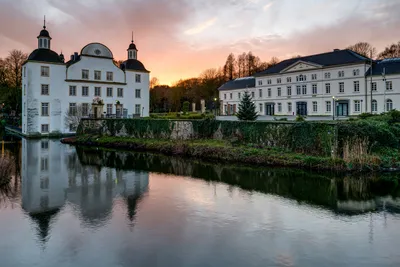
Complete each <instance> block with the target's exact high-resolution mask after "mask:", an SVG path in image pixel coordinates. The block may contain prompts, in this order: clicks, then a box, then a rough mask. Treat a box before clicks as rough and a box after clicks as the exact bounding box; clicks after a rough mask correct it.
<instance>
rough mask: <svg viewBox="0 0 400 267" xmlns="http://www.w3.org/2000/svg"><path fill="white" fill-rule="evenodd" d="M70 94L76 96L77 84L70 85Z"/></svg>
mask: <svg viewBox="0 0 400 267" xmlns="http://www.w3.org/2000/svg"><path fill="white" fill-rule="evenodd" d="M69 95H70V96H76V86H70V87H69Z"/></svg>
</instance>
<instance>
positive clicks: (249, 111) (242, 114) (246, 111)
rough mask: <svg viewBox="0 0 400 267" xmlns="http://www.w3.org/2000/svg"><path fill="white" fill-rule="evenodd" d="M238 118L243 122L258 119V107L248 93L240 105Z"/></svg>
mask: <svg viewBox="0 0 400 267" xmlns="http://www.w3.org/2000/svg"><path fill="white" fill-rule="evenodd" d="M236 116H237V117H238V119H239V120H241V121H255V120H256V119H257V117H258V115H257V112H256V105H254V103H253V101H252V98H251V96H250V94H249V93H248V92H245V93H244V96H243V98H242V100H241V101H240V104H239V112H238V113H237V115H236Z"/></svg>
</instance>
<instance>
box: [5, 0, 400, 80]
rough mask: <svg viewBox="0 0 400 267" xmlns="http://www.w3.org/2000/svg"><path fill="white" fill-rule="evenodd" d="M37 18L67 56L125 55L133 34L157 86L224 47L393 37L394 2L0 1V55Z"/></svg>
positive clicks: (215, 61)
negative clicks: (88, 48)
mask: <svg viewBox="0 0 400 267" xmlns="http://www.w3.org/2000/svg"><path fill="white" fill-rule="evenodd" d="M44 15H46V20H47V29H48V30H49V32H50V35H51V37H52V38H53V40H52V50H54V51H56V52H58V53H60V52H61V50H62V51H63V53H64V55H65V56H66V57H67V58H69V55H70V54H71V53H73V52H75V51H76V52H80V50H81V48H82V47H83V46H85V45H86V44H88V43H91V42H101V43H103V44H105V45H106V46H108V47H109V48H110V49H111V50H112V52H113V53H114V58H115V59H118V60H124V59H126V57H127V53H126V49H127V48H128V45H129V43H130V40H131V32H132V31H133V32H134V39H135V43H136V45H137V47H138V49H139V53H138V58H139V60H141V61H142V62H143V63H144V64H145V66H146V68H147V69H149V70H150V71H151V75H152V77H157V78H158V79H159V80H160V82H161V83H164V84H171V83H173V82H175V81H177V80H179V79H181V78H189V77H194V76H198V75H199V74H200V73H201V72H202V71H203V70H205V69H208V68H217V67H219V66H222V65H223V64H224V61H225V59H226V57H227V56H228V54H229V53H231V52H232V53H235V54H239V53H242V52H248V51H252V52H253V53H254V54H255V55H257V56H259V57H260V58H261V59H262V60H264V61H268V60H269V59H270V58H271V57H272V56H276V57H278V58H279V59H285V58H287V57H291V56H293V55H307V54H312V53H320V52H326V51H330V50H333V49H334V48H345V47H346V46H348V45H351V44H353V43H356V42H358V41H367V42H370V43H371V44H373V45H374V46H375V47H376V48H377V49H378V52H379V51H380V50H382V49H383V48H384V47H385V46H386V45H388V44H391V43H393V42H398V41H399V40H400V26H399V25H400V1H398V0H335V1H334V0H301V1H300V0H201V1H200V0H196V1H194V0H35V1H33V0H0V57H5V56H7V53H8V51H10V50H11V49H14V48H15V49H20V50H23V51H24V52H26V53H30V52H31V51H32V50H34V49H36V48H37V39H36V37H37V36H38V34H39V32H40V30H41V28H42V25H43V16H44Z"/></svg>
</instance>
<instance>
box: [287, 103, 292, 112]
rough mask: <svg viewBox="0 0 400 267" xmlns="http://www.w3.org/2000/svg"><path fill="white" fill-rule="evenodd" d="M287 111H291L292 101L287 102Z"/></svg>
mask: <svg viewBox="0 0 400 267" xmlns="http://www.w3.org/2000/svg"><path fill="white" fill-rule="evenodd" d="M287 110H288V112H292V103H287Z"/></svg>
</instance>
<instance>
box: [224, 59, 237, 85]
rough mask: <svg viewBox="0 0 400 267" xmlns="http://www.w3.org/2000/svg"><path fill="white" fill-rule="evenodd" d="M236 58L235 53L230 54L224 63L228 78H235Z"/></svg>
mask: <svg viewBox="0 0 400 267" xmlns="http://www.w3.org/2000/svg"><path fill="white" fill-rule="evenodd" d="M235 65H236V58H235V55H234V54H232V53H231V54H229V56H228V58H227V59H226V62H225V65H224V74H225V77H226V79H227V80H233V79H235V77H236V66H235Z"/></svg>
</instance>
